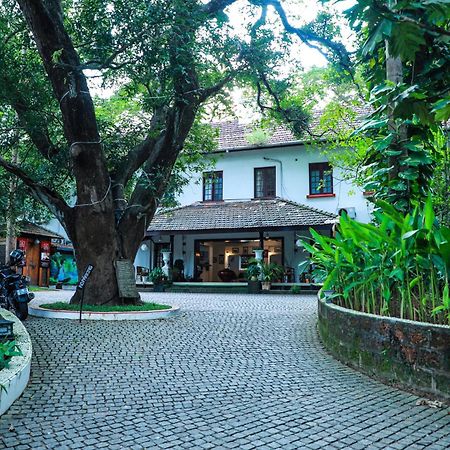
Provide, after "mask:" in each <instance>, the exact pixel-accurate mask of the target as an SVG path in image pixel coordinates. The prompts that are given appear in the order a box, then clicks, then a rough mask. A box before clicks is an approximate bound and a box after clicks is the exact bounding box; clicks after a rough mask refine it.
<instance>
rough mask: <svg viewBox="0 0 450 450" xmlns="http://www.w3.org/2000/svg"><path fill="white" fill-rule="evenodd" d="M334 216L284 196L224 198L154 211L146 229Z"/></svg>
mask: <svg viewBox="0 0 450 450" xmlns="http://www.w3.org/2000/svg"><path fill="white" fill-rule="evenodd" d="M336 218H337V216H336V215H334V214H331V213H329V212H326V211H321V210H319V209H316V208H312V207H310V206H306V205H301V204H299V203H295V202H292V201H288V200H283V199H279V198H277V199H270V200H249V201H227V202H214V203H203V202H197V203H193V204H192V205H188V206H182V207H180V208H175V209H171V210H167V211H163V212H160V213H158V214H156V215H155V217H154V218H153V220H152V222H151V224H150V226H149V227H148V232H149V233H150V234H155V233H159V232H162V233H169V232H182V231H190V232H193V231H198V232H202V231H206V230H208V231H220V230H233V229H236V230H238V229H249V230H264V229H270V228H272V229H273V228H285V227H287V228H292V229H295V228H296V227H298V228H305V227H310V226H320V225H331V224H333V223H335V221H336Z"/></svg>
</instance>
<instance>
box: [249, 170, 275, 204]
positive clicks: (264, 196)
mask: <svg viewBox="0 0 450 450" xmlns="http://www.w3.org/2000/svg"><path fill="white" fill-rule="evenodd" d="M269 170H271V171H272V170H273V182H274V186H273V188H274V189H273V191H274V194H273V195H262V196H259V197H258V195H257V191H256V189H257V186H256V174H257V172H258V171H263V172H264V171H265V172H269ZM253 195H254V197H253V198H255V199H264V198H276V196H277V168H276V166H264V167H254V168H253Z"/></svg>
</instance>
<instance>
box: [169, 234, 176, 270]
mask: <svg viewBox="0 0 450 450" xmlns="http://www.w3.org/2000/svg"><path fill="white" fill-rule="evenodd" d="M174 242H175V236H174V235H173V234H171V235H170V261H169V265H170V268H171V269H173V252H174V251H175V244H174Z"/></svg>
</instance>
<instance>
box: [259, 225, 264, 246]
mask: <svg viewBox="0 0 450 450" xmlns="http://www.w3.org/2000/svg"><path fill="white" fill-rule="evenodd" d="M259 247H260V248H262V249H263V250H264V231H261V230H260V231H259Z"/></svg>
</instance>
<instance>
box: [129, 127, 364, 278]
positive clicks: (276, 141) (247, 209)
mask: <svg viewBox="0 0 450 450" xmlns="http://www.w3.org/2000/svg"><path fill="white" fill-rule="evenodd" d="M250 131H251V130H249V128H248V127H246V126H245V125H241V124H238V123H237V122H231V123H223V124H220V135H219V143H218V149H217V151H216V152H215V153H214V157H215V158H216V159H217V163H216V165H215V167H214V169H213V170H211V171H210V172H206V173H196V174H193V175H192V179H191V182H190V183H189V185H188V186H187V187H186V188H185V189H184V191H183V194H182V195H181V196H180V198H179V202H180V205H181V206H180V207H179V208H175V209H172V210H169V211H163V212H160V213H158V214H157V215H156V216H155V218H154V220H153V221H152V223H151V225H150V227H149V228H148V232H147V239H146V240H145V241H144V245H142V246H141V249H140V251H139V253H138V255H137V258H136V261H135V265H136V266H140V267H147V268H153V267H155V266H157V265H161V263H162V258H161V249H163V248H167V247H169V248H170V249H171V251H172V255H171V262H172V263H175V262H176V261H177V260H181V261H182V262H183V266H184V275H185V276H186V278H187V279H193V280H198V281H221V280H220V277H219V275H218V272H219V271H221V270H222V269H224V268H229V269H230V270H232V271H233V272H234V274H235V275H236V279H242V278H243V275H244V273H245V267H246V263H247V261H248V259H249V258H250V257H253V256H254V254H253V249H254V248H257V247H263V248H264V249H265V257H266V260H270V261H275V262H277V263H279V264H281V265H283V266H284V267H285V270H286V276H285V280H284V281H289V282H298V281H300V277H299V275H300V274H299V273H298V269H297V267H298V264H299V263H300V262H301V261H302V260H304V259H305V258H306V257H307V254H306V253H305V252H304V251H303V250H302V249H301V248H299V247H298V246H297V245H296V242H297V240H298V239H299V237H302V236H304V237H307V236H308V235H309V233H308V230H309V228H310V227H314V228H315V229H317V230H319V231H320V232H321V233H324V234H329V233H331V229H332V226H333V224H334V223H335V221H336V216H337V215H338V214H339V213H340V211H341V210H342V209H345V210H346V211H347V213H348V214H349V215H350V216H351V217H354V218H355V219H357V220H359V221H362V222H368V221H369V220H370V206H369V202H368V201H367V199H366V197H365V196H364V193H363V192H362V190H361V189H359V188H358V187H357V186H355V185H353V184H352V183H350V182H348V181H346V180H345V177H344V176H343V173H342V172H341V171H340V170H339V169H336V168H332V167H331V166H330V164H329V163H328V160H327V157H326V156H325V155H324V154H323V153H322V152H321V148H322V149H323V148H324V147H323V146H321V145H316V146H312V145H311V144H308V143H307V142H304V141H298V140H296V139H295V138H294V136H293V135H292V134H291V133H290V132H289V131H288V130H286V129H284V128H282V127H280V128H279V129H277V130H276V131H275V132H274V133H273V135H272V136H271V137H270V139H268V141H267V142H266V143H264V144H262V145H250V144H249V143H248V141H247V139H246V136H247V135H248V134H249V132H250ZM324 145H325V144H324ZM334 151H338V150H334ZM177 264H180V261H178V263H177ZM177 264H176V265H177ZM305 276H307V275H305V274H303V275H302V277H305Z"/></svg>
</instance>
